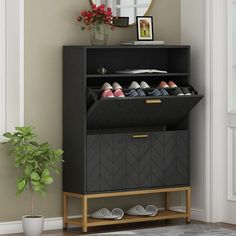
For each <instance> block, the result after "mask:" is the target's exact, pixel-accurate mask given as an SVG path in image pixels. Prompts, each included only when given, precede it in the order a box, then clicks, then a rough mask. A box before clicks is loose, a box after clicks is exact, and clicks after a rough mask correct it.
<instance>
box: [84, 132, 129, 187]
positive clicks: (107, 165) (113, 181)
mask: <svg viewBox="0 0 236 236" xmlns="http://www.w3.org/2000/svg"><path fill="white" fill-rule="evenodd" d="M125 149H126V145H125V135H123V134H112V135H88V136H87V191H88V192H99V191H112V190H122V189H124V188H125V183H126V182H125V180H126V177H125V173H126V168H125V167H126V157H125V153H126V151H125Z"/></svg>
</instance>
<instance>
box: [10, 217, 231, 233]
mask: <svg viewBox="0 0 236 236" xmlns="http://www.w3.org/2000/svg"><path fill="white" fill-rule="evenodd" d="M191 223H192V224H206V223H202V222H199V221H192V222H191ZM180 224H185V221H183V220H175V221H174V220H171V221H170V220H168V221H160V222H145V223H141V224H140V223H138V224H137V223H136V224H129V225H113V226H104V227H97V228H92V229H90V232H89V233H93V234H94V233H104V232H115V231H122V230H138V229H144V228H154V227H161V226H170V225H180ZM211 225H214V226H219V227H224V228H227V229H233V230H236V225H229V224H224V223H218V224H211ZM64 235H66V236H75V235H83V233H82V232H81V230H80V229H76V228H73V229H69V230H64V231H63V230H56V231H47V232H44V234H43V236H64ZM8 236H9V235H8ZM11 236H23V234H11Z"/></svg>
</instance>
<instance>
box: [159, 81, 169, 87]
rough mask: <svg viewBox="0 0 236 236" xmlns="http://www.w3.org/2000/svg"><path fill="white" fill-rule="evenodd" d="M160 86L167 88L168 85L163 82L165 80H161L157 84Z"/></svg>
mask: <svg viewBox="0 0 236 236" xmlns="http://www.w3.org/2000/svg"><path fill="white" fill-rule="evenodd" d="M158 87H160V88H169V85H168V84H167V83H166V82H165V81H161V83H160V84H159V86H158Z"/></svg>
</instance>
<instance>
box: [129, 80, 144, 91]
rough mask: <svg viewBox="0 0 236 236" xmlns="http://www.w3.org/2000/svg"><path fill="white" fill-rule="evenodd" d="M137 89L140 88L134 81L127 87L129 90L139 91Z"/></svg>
mask: <svg viewBox="0 0 236 236" xmlns="http://www.w3.org/2000/svg"><path fill="white" fill-rule="evenodd" d="M139 88H141V87H140V85H139V84H138V83H137V82H136V81H133V82H132V83H131V85H130V86H129V89H139Z"/></svg>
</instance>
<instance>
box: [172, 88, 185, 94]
mask: <svg viewBox="0 0 236 236" xmlns="http://www.w3.org/2000/svg"><path fill="white" fill-rule="evenodd" d="M172 95H175V96H183V95H184V93H183V91H182V89H180V88H175V89H174V90H173V91H172Z"/></svg>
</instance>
